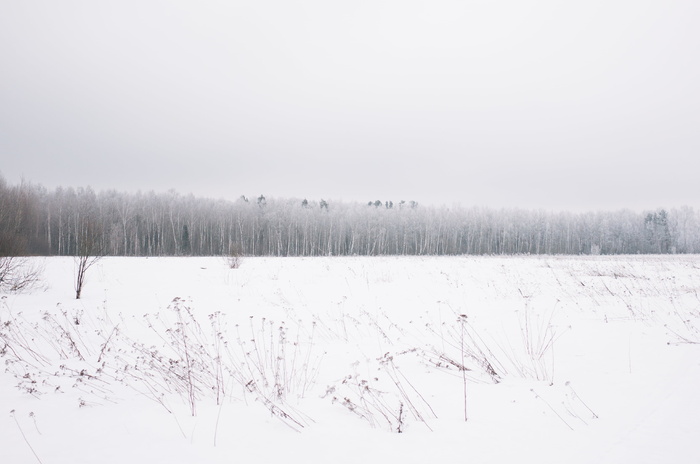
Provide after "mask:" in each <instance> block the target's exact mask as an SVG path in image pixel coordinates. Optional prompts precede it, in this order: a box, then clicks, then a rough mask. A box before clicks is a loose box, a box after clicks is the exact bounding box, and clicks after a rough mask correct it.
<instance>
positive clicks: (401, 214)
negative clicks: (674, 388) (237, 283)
mask: <svg viewBox="0 0 700 464" xmlns="http://www.w3.org/2000/svg"><path fill="white" fill-rule="evenodd" d="M87 248H89V250H88V249H87ZM231 250H236V253H237V254H239V255H247V256H319V255H458V254H590V253H602V254H623V253H624V254H636V253H697V252H700V215H699V214H698V212H696V211H695V210H694V209H693V208H691V207H685V206H684V207H681V208H678V209H668V210H664V209H659V210H655V211H645V212H635V211H631V210H620V211H600V212H588V213H571V212H550V211H542V210H539V211H532V210H522V209H501V210H496V209H489V208H480V207H470V208H467V207H435V206H423V205H419V204H418V203H416V202H415V201H412V200H403V199H381V200H380V199H368V201H367V202H366V203H348V202H333V201H328V200H325V199H320V200H310V199H304V198H300V199H290V198H272V197H265V196H264V195H260V196H259V197H257V198H252V199H248V198H246V197H244V196H242V197H240V198H239V199H238V200H236V201H233V202H232V201H224V200H213V199H207V198H197V197H195V196H193V195H181V194H179V193H177V192H175V191H169V192H167V193H154V192H148V193H142V192H139V193H124V192H117V191H103V192H99V193H96V192H94V191H93V190H92V189H91V188H90V187H86V188H77V189H76V188H70V187H69V188H57V189H55V190H54V191H48V190H47V189H45V188H43V187H42V186H40V185H33V184H30V183H28V182H22V183H20V184H19V185H8V184H7V183H6V182H5V181H4V180H3V179H2V178H0V256H22V255H67V256H86V255H95V254H99V255H105V256H183V255H201V256H214V255H229V254H230V251H231Z"/></svg>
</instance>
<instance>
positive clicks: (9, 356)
mask: <svg viewBox="0 0 700 464" xmlns="http://www.w3.org/2000/svg"><path fill="white" fill-rule="evenodd" d="M34 261H35V262H41V263H43V266H44V272H43V279H42V282H41V284H40V286H39V287H37V288H34V289H32V290H31V291H28V292H25V293H21V294H9V295H3V296H2V300H1V301H0V350H1V351H0V353H2V357H0V360H1V361H2V363H3V371H2V373H0V405H1V407H0V462H2V463H12V464H15V463H35V462H41V463H44V464H58V463H66V464H77V463H97V462H99V463H124V462H143V463H149V464H151V463H161V462H162V463H168V464H178V463H200V462H201V463H204V462H206V463H218V462H220V463H230V462H261V463H262V462H305V463H321V462H322V463H328V462H333V463H344V462H347V463H357V462H365V463H373V462H384V463H385V462H401V463H425V462H440V463H453V462H454V463H463V462H478V463H488V462H516V461H517V462H536V463H564V462H566V463H592V462H595V463H623V462H625V463H628V462H629V463H632V462H633V463H636V464H639V463H658V462H673V463H696V462H700V445H698V443H697V437H698V431H700V398H699V397H700V395H698V392H699V391H700V344H698V343H700V297H699V296H698V290H699V289H700V258H699V257H697V256H615V257H603V256H598V257H552V256H545V257H384V258H359V257H358V258H339V257H328V258H311V259H302V258H246V259H244V261H243V263H242V265H241V266H240V268H239V269H229V268H228V267H227V265H226V263H225V262H224V261H223V260H222V259H221V258H148V259H146V258H104V259H103V260H101V261H99V262H98V264H96V265H95V267H93V268H92V269H90V270H89V273H88V275H87V282H86V284H85V285H86V286H85V288H84V291H83V298H82V299H81V300H75V299H73V297H74V290H73V280H74V262H73V260H72V259H70V258H48V259H44V258H36V259H34ZM465 416H466V419H467V420H466V421H465ZM398 432H401V433H398Z"/></svg>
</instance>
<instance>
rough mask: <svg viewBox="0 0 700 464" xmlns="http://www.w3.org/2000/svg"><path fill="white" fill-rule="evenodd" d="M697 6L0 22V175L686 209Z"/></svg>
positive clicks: (697, 104) (394, 3) (110, 12)
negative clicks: (679, 207) (680, 207)
mask: <svg viewBox="0 0 700 464" xmlns="http://www.w3.org/2000/svg"><path fill="white" fill-rule="evenodd" d="M698 24H700V2H698V1H697V0H685V1H683V0H659V1H640V0H635V1H631V0H630V1H627V0H587V1H576V2H573V1H544V0H529V1H524V0H483V1H474V0H462V1H456V0H455V1H445V0H430V1H413V0H401V1H399V0H372V1H362V0H353V1H333V0H317V1H313V0H309V1H297V0H250V1H235V0H226V1H212V0H198V1H172V0H169V1H165V0H163V1H154V0H119V1H66V0H63V1H60V2H57V1H52V0H38V1H33V0H22V1H9V0H4V1H2V2H1V3H0V173H2V175H3V176H4V177H5V179H6V180H7V181H8V182H10V183H16V182H19V180H20V178H21V177H22V176H24V177H25V178H26V179H27V180H29V181H32V182H36V183H41V184H43V185H45V186H47V187H49V188H53V187H55V186H58V185H62V186H86V185H91V186H92V187H93V188H95V189H96V190H101V189H106V188H116V189H119V190H128V191H136V190H139V189H140V190H151V189H154V190H156V191H164V190H168V189H170V188H175V189H176V190H178V191H179V192H181V193H190V192H192V193H194V194H195V195H198V196H212V197H225V198H231V199H233V198H237V197H238V196H240V195H241V194H246V195H259V194H260V193H263V194H265V195H266V196H277V197H307V198H309V199H320V198H326V199H334V200H346V201H351V200H361V201H369V200H374V199H381V200H388V199H391V200H394V201H398V200H401V199H404V200H409V199H413V200H417V201H419V202H424V203H437V204H442V203H445V204H452V203H462V204H464V205H486V206H492V207H511V206H518V207H523V208H545V209H555V210H558V209H570V210H587V209H616V208H622V207H629V208H633V209H646V208H655V207H659V206H665V207H673V206H680V205H684V204H688V205H692V206H696V207H698V206H700V188H698V175H699V173H700V156H699V154H700V150H699V149H700V133H699V132H700V84H698V83H699V82H700V59H699V57H700V27H698Z"/></svg>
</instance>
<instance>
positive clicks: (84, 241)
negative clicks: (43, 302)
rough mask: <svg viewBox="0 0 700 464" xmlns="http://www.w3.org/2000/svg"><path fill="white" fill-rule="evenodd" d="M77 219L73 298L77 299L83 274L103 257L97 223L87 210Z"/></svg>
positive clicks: (83, 281)
mask: <svg viewBox="0 0 700 464" xmlns="http://www.w3.org/2000/svg"><path fill="white" fill-rule="evenodd" d="M82 212H83V213H88V214H86V215H85V216H83V217H82V218H80V219H79V220H78V221H77V225H78V227H77V230H76V236H75V241H76V243H75V246H76V255H75V263H76V276H75V299H76V300H79V299H80V295H81V294H82V291H83V285H84V284H85V275H86V274H87V271H88V269H90V268H91V267H92V265H93V264H95V263H96V262H97V261H99V260H100V259H102V257H103V254H104V253H103V246H102V242H101V240H102V230H101V227H100V226H99V224H98V223H97V222H96V221H94V220H93V219H92V217H91V216H90V214H89V211H82Z"/></svg>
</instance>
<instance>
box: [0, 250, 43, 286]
mask: <svg viewBox="0 0 700 464" xmlns="http://www.w3.org/2000/svg"><path fill="white" fill-rule="evenodd" d="M41 273H42V268H41V266H38V265H36V264H33V263H31V262H30V261H29V259H27V258H19V257H16V256H3V257H0V292H21V291H23V290H29V289H31V288H32V287H34V286H35V285H36V284H37V283H38V282H39V279H40V278H41Z"/></svg>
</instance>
